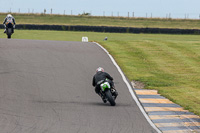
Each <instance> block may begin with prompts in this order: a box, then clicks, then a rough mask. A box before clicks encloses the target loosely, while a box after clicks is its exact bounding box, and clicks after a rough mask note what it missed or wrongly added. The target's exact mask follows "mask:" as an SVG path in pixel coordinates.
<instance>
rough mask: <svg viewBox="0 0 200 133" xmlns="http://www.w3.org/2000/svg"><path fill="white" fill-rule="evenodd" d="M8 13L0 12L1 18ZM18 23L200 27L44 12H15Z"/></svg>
mask: <svg viewBox="0 0 200 133" xmlns="http://www.w3.org/2000/svg"><path fill="white" fill-rule="evenodd" d="M6 15H7V14H5V13H0V20H2V22H3V20H4V18H5V17H6ZM13 16H14V17H15V19H16V23H17V24H49V25H52V24H55V25H87V26H118V27H139V28H179V29H200V21H199V20H192V19H164V18H163V19H162V18H127V17H95V16H81V15H79V16H70V15H49V14H47V15H44V14H13Z"/></svg>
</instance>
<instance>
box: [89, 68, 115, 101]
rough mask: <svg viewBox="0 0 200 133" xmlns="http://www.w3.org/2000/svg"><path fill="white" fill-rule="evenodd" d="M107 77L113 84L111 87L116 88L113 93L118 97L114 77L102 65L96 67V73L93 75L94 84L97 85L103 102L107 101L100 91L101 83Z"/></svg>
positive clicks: (96, 89) (96, 87)
mask: <svg viewBox="0 0 200 133" xmlns="http://www.w3.org/2000/svg"><path fill="white" fill-rule="evenodd" d="M105 79H108V82H109V84H110V85H111V88H112V89H113V90H114V91H113V95H114V96H115V98H116V97H117V95H118V93H117V91H116V89H115V86H114V82H113V78H112V77H111V76H110V75H109V74H108V73H106V72H104V69H103V68H102V67H98V68H97V69H96V74H95V75H94V76H93V81H92V85H93V86H94V87H95V92H96V93H97V94H98V95H99V96H101V97H102V99H103V102H106V100H105V97H104V96H103V95H102V94H101V92H100V89H101V88H100V84H101V83H102V82H101V81H104V80H105Z"/></svg>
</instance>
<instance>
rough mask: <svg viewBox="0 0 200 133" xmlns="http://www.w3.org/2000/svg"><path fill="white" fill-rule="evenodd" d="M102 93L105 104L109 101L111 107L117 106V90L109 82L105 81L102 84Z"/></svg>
mask: <svg viewBox="0 0 200 133" xmlns="http://www.w3.org/2000/svg"><path fill="white" fill-rule="evenodd" d="M100 88H101V90H100V93H101V94H102V95H103V97H104V99H103V100H105V101H104V103H106V102H107V101H109V103H110V105H111V106H115V105H116V103H115V99H116V95H115V94H116V93H117V92H116V90H115V89H114V88H111V85H110V83H109V82H108V81H107V80H104V81H103V82H102V83H101V84H100Z"/></svg>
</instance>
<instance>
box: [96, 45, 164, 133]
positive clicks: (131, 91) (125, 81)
mask: <svg viewBox="0 0 200 133" xmlns="http://www.w3.org/2000/svg"><path fill="white" fill-rule="evenodd" d="M93 43H95V44H96V45H98V46H99V47H101V48H102V49H103V50H104V51H105V52H106V53H107V55H108V56H109V57H110V59H111V61H112V62H113V64H114V65H115V67H116V68H117V70H118V71H119V73H120V74H121V76H122V79H123V80H124V83H125V84H126V86H127V87H128V89H129V92H130V93H131V95H132V98H133V99H134V100H135V102H136V104H137V106H138V107H139V109H140V111H141V112H142V114H143V115H144V117H145V118H146V120H147V121H148V122H149V124H150V125H151V126H152V127H153V128H154V129H155V130H156V131H157V132H158V133H162V132H161V131H160V130H159V129H158V127H156V126H155V124H154V123H153V122H152V121H151V119H150V118H149V116H148V115H147V114H146V111H145V110H144V108H143V107H142V105H141V103H140V102H139V100H138V98H137V97H136V96H135V94H134V92H133V89H132V87H131V85H130V84H129V82H128V81H127V79H126V77H125V75H124V73H123V72H122V70H121V68H120V67H119V66H118V64H117V63H116V61H115V59H114V58H113V57H112V56H111V55H110V54H109V52H108V51H107V50H106V49H105V48H104V47H103V46H101V45H100V44H99V43H97V42H93Z"/></svg>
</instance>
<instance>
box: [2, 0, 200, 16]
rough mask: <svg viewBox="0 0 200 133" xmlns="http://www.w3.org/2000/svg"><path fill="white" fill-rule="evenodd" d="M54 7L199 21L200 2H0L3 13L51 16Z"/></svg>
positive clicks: (55, 10) (61, 11)
mask: <svg viewBox="0 0 200 133" xmlns="http://www.w3.org/2000/svg"><path fill="white" fill-rule="evenodd" d="M51 8H52V9H53V13H56V14H64V13H65V14H71V11H72V14H74V15H77V14H81V13H83V12H84V11H85V12H89V13H91V14H92V15H99V16H103V14H104V13H105V15H106V16H111V15H113V16H118V15H120V16H127V15H128V12H129V15H130V16H132V14H133V12H134V16H136V17H146V16H148V17H150V16H151V14H152V16H153V17H166V16H168V15H169V14H171V17H173V18H184V17H189V18H199V15H200V0H96V1H95V0H0V12H8V11H10V10H11V12H19V11H20V12H23V13H28V12H34V13H36V12H37V13H41V12H43V11H44V9H46V10H47V13H50V12H51Z"/></svg>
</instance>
